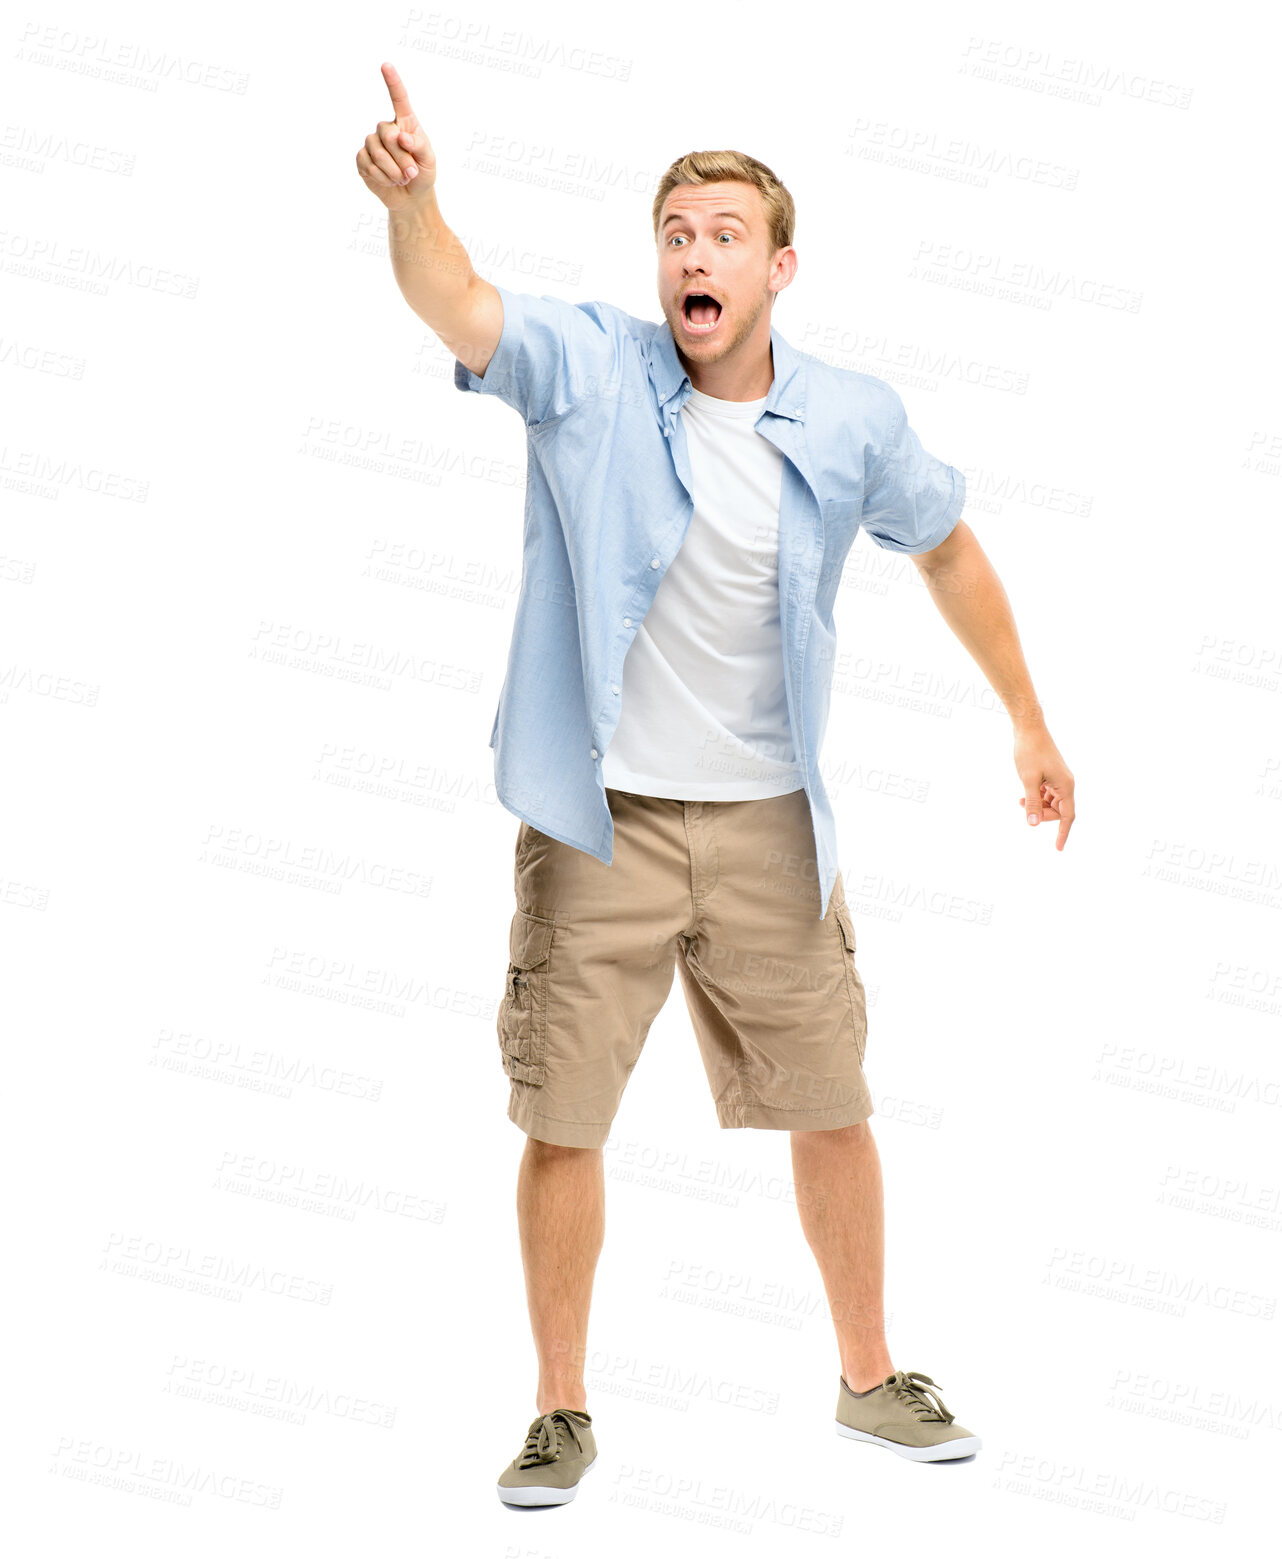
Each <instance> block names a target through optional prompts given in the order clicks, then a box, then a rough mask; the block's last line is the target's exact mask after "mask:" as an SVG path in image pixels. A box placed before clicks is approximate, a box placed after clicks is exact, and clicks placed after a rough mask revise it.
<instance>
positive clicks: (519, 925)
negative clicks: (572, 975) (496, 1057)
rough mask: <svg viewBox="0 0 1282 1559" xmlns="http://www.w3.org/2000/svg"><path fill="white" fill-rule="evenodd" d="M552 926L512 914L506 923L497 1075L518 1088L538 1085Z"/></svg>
mask: <svg viewBox="0 0 1282 1559" xmlns="http://www.w3.org/2000/svg"><path fill="white" fill-rule="evenodd" d="M555 930H556V923H555V922H554V921H551V920H543V919H541V918H540V917H539V916H538V915H531V914H528V913H527V912H526V911H525V910H523V909H518V910H517V912H516V913H515V915H513V917H512V930H511V933H510V938H509V943H510V945H509V961H508V966H507V989H506V990H505V991H504V993H503V1000H502V1002H501V1003H500V1005H499V1016H498V1035H499V1047H500V1050H501V1052H502V1056H503V1070H504V1071H505V1072H506V1073H507V1075H508V1076H509V1077H512V1078H515V1079H516V1081H517V1082H519V1083H535V1084H538V1083H542V1082H543V1080H544V1078H545V1077H546V1075H547V1069H546V1066H545V1064H544V1058H545V1055H546V1053H547V1039H548V963H549V959H550V957H551V953H552V935H553V932H554V931H555Z"/></svg>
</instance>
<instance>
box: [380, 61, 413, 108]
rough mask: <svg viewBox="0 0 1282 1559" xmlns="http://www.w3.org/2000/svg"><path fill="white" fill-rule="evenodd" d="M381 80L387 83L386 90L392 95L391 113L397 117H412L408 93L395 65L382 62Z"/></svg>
mask: <svg viewBox="0 0 1282 1559" xmlns="http://www.w3.org/2000/svg"><path fill="white" fill-rule="evenodd" d="M383 80H384V81H385V82H386V83H387V90H388V91H389V92H390V93H391V95H392V113H393V114H394V115H395V117H396V118H397V119H398V120H399V119H413V117H414V110H413V109H412V108H411V107H410V95H409V93H408V92H407V91H406V90H405V83H404V82H403V81H402V80H401V78H400V73H399V72H398V71H397V69H396V66H395V65H392V64H389V63H387V62H386V61H385V62H384V64H383Z"/></svg>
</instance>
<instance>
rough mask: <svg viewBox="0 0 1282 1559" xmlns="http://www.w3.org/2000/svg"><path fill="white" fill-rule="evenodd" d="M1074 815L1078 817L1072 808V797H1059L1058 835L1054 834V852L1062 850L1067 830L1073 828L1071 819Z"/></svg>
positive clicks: (1066, 837)
mask: <svg viewBox="0 0 1282 1559" xmlns="http://www.w3.org/2000/svg"><path fill="white" fill-rule="evenodd" d="M1076 815H1078V809H1076V808H1075V806H1073V797H1071V795H1065V797H1061V801H1059V833H1057V834H1056V839H1054V848H1056V850H1062V848H1064V842H1065V840H1067V839H1068V829H1070V828H1071V826H1073V818H1075V817H1076Z"/></svg>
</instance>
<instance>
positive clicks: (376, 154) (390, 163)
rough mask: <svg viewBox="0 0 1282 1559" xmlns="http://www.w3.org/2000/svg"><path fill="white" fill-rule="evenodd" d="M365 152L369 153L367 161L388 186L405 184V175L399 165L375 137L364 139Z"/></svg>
mask: <svg viewBox="0 0 1282 1559" xmlns="http://www.w3.org/2000/svg"><path fill="white" fill-rule="evenodd" d="M365 150H366V151H367V152H368V153H369V160H370V161H371V162H372V163H373V164H374V166H375V167H376V168H377V169H378V170H379V172H380V173H382V174H383V176H384V177H385V178H386V179H387V181H388V182H389V183H390V184H404V183H405V174H404V171H403V170H402V168H401V165H400V163H398V162H397V160H396V158H395V157H393V156H392V154H391V152H389V151H388V149H387V148H386V146H384V145H383V143H382V141H381V140H380V139H379V137H378V136H377V135H367V136H366V137H365Z"/></svg>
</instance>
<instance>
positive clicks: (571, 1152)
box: [525, 1137, 602, 1163]
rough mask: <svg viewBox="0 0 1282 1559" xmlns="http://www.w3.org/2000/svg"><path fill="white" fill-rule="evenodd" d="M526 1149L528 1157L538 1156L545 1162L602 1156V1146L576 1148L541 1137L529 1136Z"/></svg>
mask: <svg viewBox="0 0 1282 1559" xmlns="http://www.w3.org/2000/svg"><path fill="white" fill-rule="evenodd" d="M525 1151H526V1154H527V1156H528V1157H530V1158H537V1159H539V1160H540V1161H541V1162H543V1163H551V1162H553V1161H555V1160H558V1159H559V1160H562V1161H567V1160H572V1159H575V1158H587V1157H588V1156H590V1155H595V1156H596V1157H597V1158H600V1156H601V1153H602V1149H600V1148H574V1147H567V1146H566V1145H565V1144H564V1143H562V1142H544V1141H542V1139H541V1138H539V1137H527V1138H526V1139H525Z"/></svg>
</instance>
